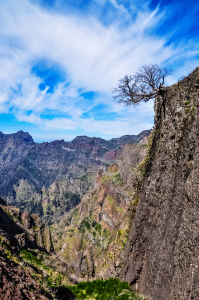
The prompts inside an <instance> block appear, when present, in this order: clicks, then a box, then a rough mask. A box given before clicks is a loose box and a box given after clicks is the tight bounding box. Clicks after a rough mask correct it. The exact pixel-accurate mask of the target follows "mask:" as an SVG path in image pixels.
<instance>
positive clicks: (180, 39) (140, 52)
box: [0, 0, 199, 142]
mask: <svg viewBox="0 0 199 300" xmlns="http://www.w3.org/2000/svg"><path fill="white" fill-rule="evenodd" d="M198 17H199V2H198V1H195V0H189V1H185V0H181V1H179V0H177V1H175V0H173V1H170V0H164V1H158V0H154V1H142V0H140V1H137V0H18V1H16V0H6V1H3V0H0V131H2V132H4V133H13V132H17V131H19V130H23V131H26V132H29V133H30V134H31V135H32V136H33V139H34V140H35V141H36V142H43V141H52V140H57V139H64V140H65V141H70V140H72V139H73V138H75V137H76V136H78V135H87V136H91V137H92V136H95V137H102V138H105V139H111V138H115V137H120V136H122V135H126V134H138V133H140V132H141V131H143V130H146V129H151V128H152V127H153V123H154V109H153V106H154V101H153V100H150V101H149V102H147V103H145V104H141V105H140V106H139V107H137V108H136V109H135V108H133V107H132V106H129V107H124V106H122V105H121V104H120V105H119V104H117V103H116V102H115V101H114V99H113V94H112V89H113V88H114V87H115V86H116V84H117V82H118V80H119V79H120V78H123V77H124V76H125V75H133V74H134V73H135V72H136V71H137V70H138V69H139V68H140V67H141V66H142V65H144V64H146V65H147V64H151V63H152V64H158V65H159V66H161V67H164V66H167V67H168V68H171V69H172V70H173V73H172V75H171V76H169V77H167V85H171V84H173V83H175V82H177V81H178V80H179V79H180V78H182V77H183V76H186V75H188V74H189V73H190V72H191V71H192V70H193V69H194V68H196V67H197V66H198V65H199V22H198Z"/></svg>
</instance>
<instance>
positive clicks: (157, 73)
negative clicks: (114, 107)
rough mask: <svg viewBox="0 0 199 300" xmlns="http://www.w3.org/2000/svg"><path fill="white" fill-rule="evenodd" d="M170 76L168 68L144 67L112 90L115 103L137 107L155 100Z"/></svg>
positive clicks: (123, 79) (120, 81)
mask: <svg viewBox="0 0 199 300" xmlns="http://www.w3.org/2000/svg"><path fill="white" fill-rule="evenodd" d="M168 75H171V70H169V69H168V68H160V67H159V66H158V65H144V66H142V67H141V68H140V69H139V70H138V72H137V73H136V74H135V75H133V76H131V75H130V76H125V77H124V78H122V79H120V80H119V82H118V84H117V87H116V88H114V89H113V90H112V92H113V93H114V94H115V95H114V96H113V97H114V99H115V100H116V102H117V103H122V104H124V105H138V104H139V102H141V101H144V102H147V101H149V100H150V99H153V98H155V97H156V96H157V95H158V94H159V93H160V91H161V90H162V88H163V86H164V84H165V77H166V76H168Z"/></svg>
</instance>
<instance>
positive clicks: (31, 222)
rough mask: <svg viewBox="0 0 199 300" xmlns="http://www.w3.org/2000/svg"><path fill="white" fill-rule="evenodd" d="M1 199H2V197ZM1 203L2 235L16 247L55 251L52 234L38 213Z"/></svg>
mask: <svg viewBox="0 0 199 300" xmlns="http://www.w3.org/2000/svg"><path fill="white" fill-rule="evenodd" d="M0 200H1V199H0ZM1 203H2V204H0V236H2V237H4V238H5V239H6V240H7V241H8V242H10V243H11V244H12V245H13V246H14V247H15V248H16V249H17V248H20V249H28V248H30V249H38V250H40V251H43V252H46V251H48V252H49V253H54V249H53V246H52V242H51V235H50V231H49V228H48V226H46V225H45V224H44V223H42V221H41V220H40V218H39V217H38V216H37V215H30V214H29V213H28V212H27V211H26V212H24V213H22V212H21V211H20V210H19V209H18V208H16V207H13V206H6V205H5V202H4V203H3V201H1Z"/></svg>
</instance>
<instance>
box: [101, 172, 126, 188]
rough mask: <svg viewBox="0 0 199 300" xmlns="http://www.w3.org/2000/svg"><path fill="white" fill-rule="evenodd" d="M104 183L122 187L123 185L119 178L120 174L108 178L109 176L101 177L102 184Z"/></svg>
mask: <svg viewBox="0 0 199 300" xmlns="http://www.w3.org/2000/svg"><path fill="white" fill-rule="evenodd" d="M105 183H108V184H110V185H111V184H113V185H119V186H123V185H124V182H123V180H122V178H121V175H120V173H117V174H115V175H112V176H109V175H104V176H103V177H102V184H105Z"/></svg>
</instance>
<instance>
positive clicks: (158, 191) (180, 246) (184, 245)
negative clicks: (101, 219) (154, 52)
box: [120, 68, 199, 300]
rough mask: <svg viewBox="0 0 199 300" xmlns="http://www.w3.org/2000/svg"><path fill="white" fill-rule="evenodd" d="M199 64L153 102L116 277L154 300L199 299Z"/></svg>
mask: <svg viewBox="0 0 199 300" xmlns="http://www.w3.org/2000/svg"><path fill="white" fill-rule="evenodd" d="M198 178H199V68H197V69H196V70H195V71H194V72H193V73H192V74H190V75H189V76H188V77H187V78H185V79H183V80H182V81H180V82H178V83H177V84H175V85H173V86H172V87H169V88H166V89H165V90H164V91H162V95H161V96H158V97H157V99H156V102H155V127H154V130H153V142H152V144H151V148H150V151H149V154H148V156H147V158H146V162H145V164H144V165H143V181H142V184H141V187H140V188H139V198H140V199H139V203H138V208H137V212H136V218H135V224H134V226H131V228H130V234H129V240H128V242H127V244H126V246H125V253H124V257H125V261H124V266H123V268H122V270H121V273H120V276H121V278H123V279H124V280H127V281H128V282H129V283H130V285H131V286H132V287H133V288H135V289H137V290H139V291H140V292H141V293H142V294H144V295H146V296H148V297H151V298H152V299H153V300H161V299H164V300H165V299H197V298H199V285H198V282H199V273H198V267H199V256H198V253H199V192H198V191H199V180H198Z"/></svg>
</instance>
